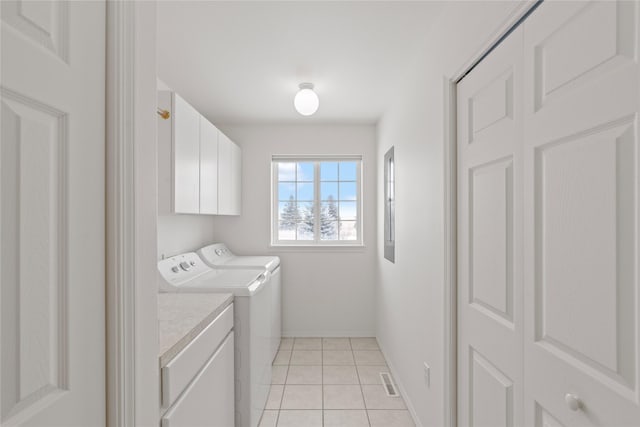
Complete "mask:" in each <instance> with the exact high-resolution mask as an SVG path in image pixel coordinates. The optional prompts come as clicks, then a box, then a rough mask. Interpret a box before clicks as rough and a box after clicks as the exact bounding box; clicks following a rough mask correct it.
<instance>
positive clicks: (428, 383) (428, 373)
mask: <svg viewBox="0 0 640 427" xmlns="http://www.w3.org/2000/svg"><path fill="white" fill-rule="evenodd" d="M423 363H424V384H425V385H426V386H427V388H428V387H431V368H430V367H429V365H427V362H423Z"/></svg>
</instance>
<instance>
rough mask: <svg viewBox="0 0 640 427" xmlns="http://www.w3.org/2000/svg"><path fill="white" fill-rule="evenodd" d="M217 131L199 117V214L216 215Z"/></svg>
mask: <svg viewBox="0 0 640 427" xmlns="http://www.w3.org/2000/svg"><path fill="white" fill-rule="evenodd" d="M218 133H219V132H218V129H216V127H215V126H214V125H213V124H212V123H211V122H210V121H209V120H207V119H205V118H204V117H200V213H201V214H217V213H218Z"/></svg>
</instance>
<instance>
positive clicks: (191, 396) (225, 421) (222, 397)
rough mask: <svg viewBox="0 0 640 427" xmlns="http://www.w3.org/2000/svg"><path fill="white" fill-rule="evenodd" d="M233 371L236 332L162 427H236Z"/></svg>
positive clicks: (170, 409)
mask: <svg viewBox="0 0 640 427" xmlns="http://www.w3.org/2000/svg"><path fill="white" fill-rule="evenodd" d="M233 372H234V371H233V333H230V334H229V335H228V337H227V339H225V340H224V342H223V343H222V345H221V346H220V348H219V349H218V350H217V351H216V352H215V354H214V355H213V356H212V357H211V358H210V359H209V361H207V362H206V365H205V367H204V368H203V369H202V371H200V372H199V373H198V375H197V376H196V378H194V379H193V382H191V383H190V384H189V386H188V387H187V389H186V390H185V392H184V393H183V394H182V395H181V396H180V397H179V398H178V400H177V402H176V403H175V404H174V405H173V406H172V407H171V408H169V410H168V411H167V413H166V414H165V415H164V416H163V417H162V422H161V427H202V426H207V427H233V426H234V418H235V403H234V402H235V397H234V396H235V394H234V376H233Z"/></svg>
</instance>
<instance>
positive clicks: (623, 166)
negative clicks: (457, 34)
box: [524, 1, 640, 426]
mask: <svg viewBox="0 0 640 427" xmlns="http://www.w3.org/2000/svg"><path fill="white" fill-rule="evenodd" d="M638 9H639V3H638V2H614V1H607V2H545V3H544V4H543V5H542V6H541V7H540V8H538V9H537V10H536V11H535V12H534V13H533V14H532V15H531V16H530V17H529V18H528V20H527V21H526V22H525V24H524V25H525V43H524V46H525V50H524V57H525V105H524V123H525V125H524V142H525V147H524V162H525V178H524V185H525V191H524V194H525V199H524V203H525V204H524V227H525V228H524V230H525V231H524V241H525V253H524V277H525V285H524V286H525V299H524V301H525V303H524V304H525V325H526V327H525V342H524V354H525V356H524V357H525V384H526V385H527V387H526V393H525V414H526V421H527V424H528V425H536V426H543V425H550V426H556V425H562V426H592V425H603V426H604V425H607V426H631V425H634V426H638V425H640V407H639V405H638V402H639V399H640V387H639V378H640V376H639V370H640V356H639V354H638V352H639V349H640V347H639V344H640V335H639V320H638V319H639V316H640V313H639V312H638V310H639V308H640V289H638V267H639V265H638V264H639V263H638V260H639V259H638V244H639V243H640V242H638V221H639V219H640V217H639V212H638V208H639V207H638V202H639V197H638V196H639V193H638V191H639V190H638V189H639V175H638V172H639V171H638V159H639V157H638V156H639V151H638V112H639V99H640V85H639V79H640V67H639V66H638V54H639V52H638V44H639V38H638V23H639V10H638Z"/></svg>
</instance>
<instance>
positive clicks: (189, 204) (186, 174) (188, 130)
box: [171, 94, 200, 214]
mask: <svg viewBox="0 0 640 427" xmlns="http://www.w3.org/2000/svg"><path fill="white" fill-rule="evenodd" d="M172 107H173V108H172V109H171V111H172V112H173V114H172V117H173V126H172V131H173V177H174V179H173V211H174V212H175V213H196V214H197V213H199V212H200V202H199V200H200V113H198V111H196V109H195V108H193V107H192V106H191V105H189V104H188V103H187V102H186V101H185V100H184V99H182V98H181V97H180V96H179V95H177V94H174V96H173V105H172Z"/></svg>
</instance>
